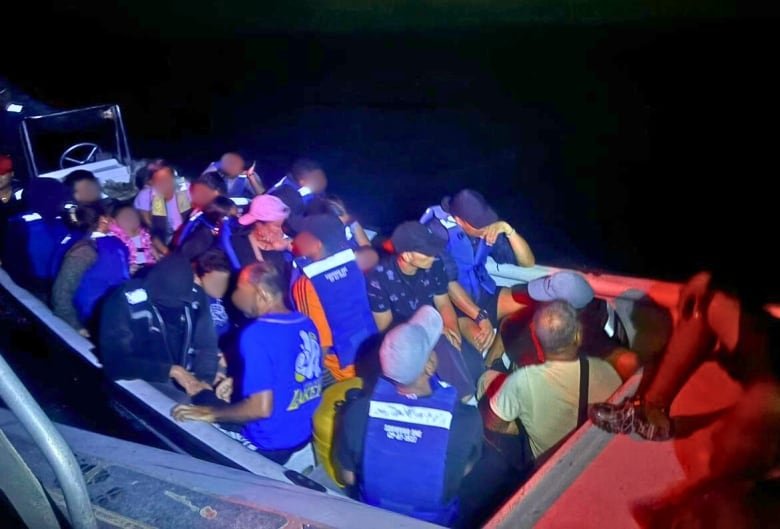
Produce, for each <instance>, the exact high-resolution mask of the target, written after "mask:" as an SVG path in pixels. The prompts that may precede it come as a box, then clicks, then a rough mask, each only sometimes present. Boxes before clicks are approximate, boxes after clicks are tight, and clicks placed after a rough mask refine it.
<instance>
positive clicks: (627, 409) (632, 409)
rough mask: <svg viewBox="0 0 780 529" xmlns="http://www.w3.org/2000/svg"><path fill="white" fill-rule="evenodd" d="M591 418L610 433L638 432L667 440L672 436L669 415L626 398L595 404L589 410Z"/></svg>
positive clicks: (640, 434)
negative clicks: (610, 402)
mask: <svg viewBox="0 0 780 529" xmlns="http://www.w3.org/2000/svg"><path fill="white" fill-rule="evenodd" d="M588 415H589V416H590V420H591V421H592V422H593V424H595V425H596V426H598V427H599V428H601V429H602V430H605V431H607V432H609V433H623V434H629V433H632V432H635V433H637V434H638V435H639V436H640V437H643V438H644V439H647V440H648V441H666V440H667V439H670V438H671V437H672V428H671V422H670V421H669V417H667V416H666V414H665V413H664V412H663V411H662V410H660V409H656V408H647V407H646V406H644V405H643V404H642V403H640V402H636V401H633V400H629V399H626V400H624V401H623V402H621V403H620V404H609V403H606V402H603V403H599V404H593V405H592V406H591V407H590V409H589V410H588Z"/></svg>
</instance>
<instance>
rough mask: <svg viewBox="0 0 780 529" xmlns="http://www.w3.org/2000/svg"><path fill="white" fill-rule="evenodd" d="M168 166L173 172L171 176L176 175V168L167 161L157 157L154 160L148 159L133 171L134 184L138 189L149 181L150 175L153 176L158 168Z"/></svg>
mask: <svg viewBox="0 0 780 529" xmlns="http://www.w3.org/2000/svg"><path fill="white" fill-rule="evenodd" d="M165 168H168V169H170V170H171V173H173V176H174V177H176V169H175V168H174V167H173V165H171V164H170V163H168V161H166V160H164V159H162V158H157V159H155V160H150V161H148V162H147V163H146V165H144V166H143V167H141V168H140V169H138V171H136V173H135V185H136V187H137V188H138V189H142V188H143V187H144V186H145V185H146V184H148V183H149V181H150V180H151V179H152V176H154V173H156V172H157V171H159V170H160V169H165Z"/></svg>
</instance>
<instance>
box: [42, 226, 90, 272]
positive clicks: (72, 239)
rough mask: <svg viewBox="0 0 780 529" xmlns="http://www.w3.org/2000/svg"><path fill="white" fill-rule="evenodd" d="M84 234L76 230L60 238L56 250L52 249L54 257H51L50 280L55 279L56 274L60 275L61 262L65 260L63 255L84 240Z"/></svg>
mask: <svg viewBox="0 0 780 529" xmlns="http://www.w3.org/2000/svg"><path fill="white" fill-rule="evenodd" d="M85 235H86V234H85V233H84V232H81V231H78V230H68V234H67V235H65V237H63V238H62V240H61V241H60V243H59V244H58V245H57V248H55V249H54V255H52V257H51V271H50V274H51V278H52V279H55V278H56V277H57V274H59V273H60V268H62V261H63V260H64V259H65V254H66V253H68V250H70V249H71V248H73V245H74V244H76V243H77V242H79V241H80V240H81V239H83V238H84V236H85Z"/></svg>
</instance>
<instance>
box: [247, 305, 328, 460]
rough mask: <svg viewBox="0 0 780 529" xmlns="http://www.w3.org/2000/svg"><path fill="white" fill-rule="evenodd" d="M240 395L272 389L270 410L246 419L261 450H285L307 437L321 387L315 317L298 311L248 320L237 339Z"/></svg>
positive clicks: (254, 441) (319, 352) (251, 436)
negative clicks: (265, 415)
mask: <svg viewBox="0 0 780 529" xmlns="http://www.w3.org/2000/svg"><path fill="white" fill-rule="evenodd" d="M239 350H240V353H241V359H242V360H243V364H244V365H243V376H242V381H241V397H242V398H248V397H249V396H251V395H253V394H254V393H260V392H262V391H266V390H271V391H272V392H273V402H274V404H273V412H272V413H271V416H270V417H268V418H266V419H260V420H258V421H254V422H250V423H247V424H245V425H244V429H243V432H242V433H243V434H244V436H245V437H246V438H247V439H249V440H250V441H252V443H254V444H255V445H257V446H258V447H259V448H260V449H262V450H284V449H287V448H293V447H295V446H298V445H300V444H303V443H305V442H306V441H307V440H308V439H309V438H310V437H311V420H312V415H314V410H316V409H317V406H318V405H319V403H320V394H321V393H322V351H321V349H320V341H319V336H318V335H317V328H316V327H315V326H314V323H313V322H312V321H311V320H310V319H309V318H308V317H306V316H305V315H303V314H301V313H300V312H291V313H288V314H267V315H265V316H262V317H260V318H258V319H256V320H255V321H254V322H252V323H250V324H249V325H248V326H247V327H246V329H244V331H243V332H242V333H241V339H240V342H239Z"/></svg>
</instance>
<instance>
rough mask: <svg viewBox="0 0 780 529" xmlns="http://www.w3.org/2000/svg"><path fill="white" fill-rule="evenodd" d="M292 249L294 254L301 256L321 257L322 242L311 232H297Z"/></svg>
mask: <svg viewBox="0 0 780 529" xmlns="http://www.w3.org/2000/svg"><path fill="white" fill-rule="evenodd" d="M293 251H294V252H295V255H299V256H301V257H307V258H309V259H314V260H316V259H320V258H321V257H322V242H321V241H320V240H319V239H318V238H317V237H315V236H314V235H312V234H311V233H308V232H303V233H299V234H298V235H296V237H295V240H294V241H293Z"/></svg>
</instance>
